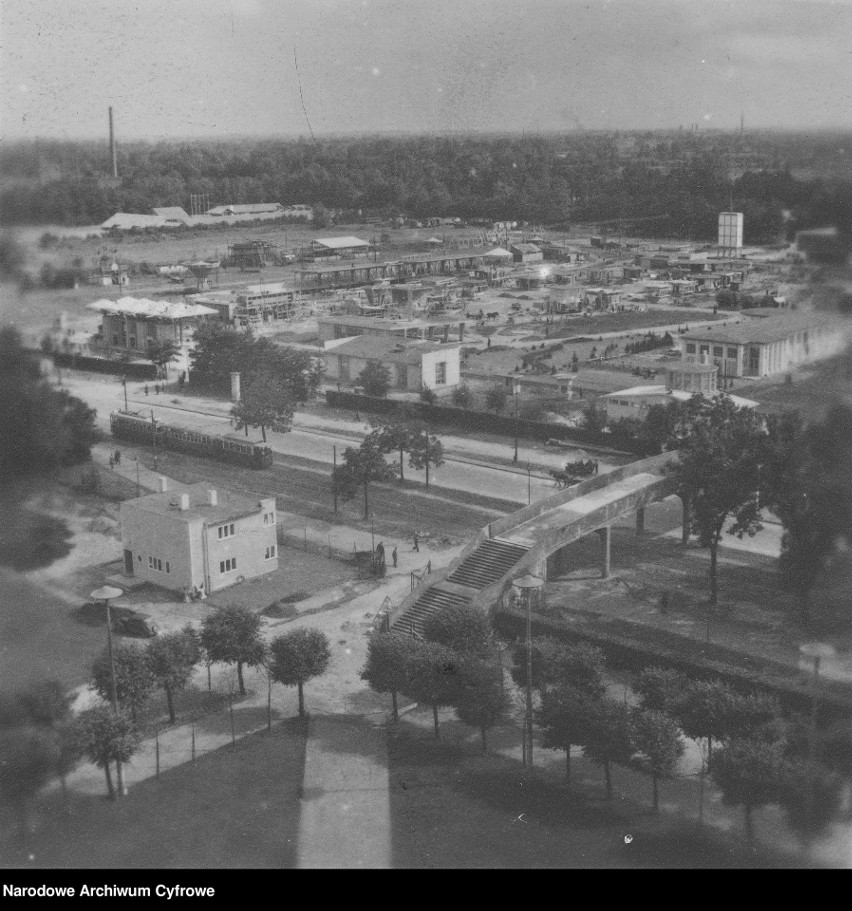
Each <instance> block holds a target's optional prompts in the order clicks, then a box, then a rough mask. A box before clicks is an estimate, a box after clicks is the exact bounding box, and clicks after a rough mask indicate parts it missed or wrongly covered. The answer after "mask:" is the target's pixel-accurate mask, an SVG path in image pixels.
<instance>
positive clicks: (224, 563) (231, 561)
mask: <svg viewBox="0 0 852 911" xmlns="http://www.w3.org/2000/svg"><path fill="white" fill-rule="evenodd" d="M236 568H237V558H236V557H229V558H228V559H227V560H220V561H219V572H220V573H232V572H234V571H235V570H236Z"/></svg>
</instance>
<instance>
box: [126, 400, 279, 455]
mask: <svg viewBox="0 0 852 911" xmlns="http://www.w3.org/2000/svg"><path fill="white" fill-rule="evenodd" d="M109 424H110V428H111V430H112V434H113V436H115V437H118V438H119V439H122V440H128V441H130V442H133V443H145V444H147V445H153V443H154V433H156V434H157V445H158V446H162V448H163V449H171V450H174V451H175V452H185V453H188V454H189V455H194V456H201V457H202V458H208V459H216V460H218V461H220V462H229V463H231V464H232V465H242V466H243V467H244V468H269V467H270V466H271V465H272V450H271V449H270V448H269V447H268V446H263V445H261V444H259V443H252V442H249V441H248V440H238V439H234V438H233V437H229V436H217V435H215V434H210V433H199V432H198V431H197V430H188V429H187V428H185V427H176V426H174V425H172V424H164V423H162V422H157V424H156V425H155V424H154V422H153V421H151V420H150V419H148V418H146V417H144V416H143V415H142V414H133V413H131V412H126V411H114V412H113V413H112V414H111V415H110V416H109Z"/></svg>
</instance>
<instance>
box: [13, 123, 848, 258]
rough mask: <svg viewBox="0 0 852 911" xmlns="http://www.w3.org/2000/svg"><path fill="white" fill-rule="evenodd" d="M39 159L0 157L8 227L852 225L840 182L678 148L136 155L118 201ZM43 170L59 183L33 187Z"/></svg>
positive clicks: (81, 167) (73, 161)
mask: <svg viewBox="0 0 852 911" xmlns="http://www.w3.org/2000/svg"><path fill="white" fill-rule="evenodd" d="M37 145H38V148H37V149H36V150H33V149H32V148H30V147H28V145H27V144H26V143H19V144H15V145H10V147H9V148H8V149H6V148H4V149H3V150H2V152H0V167H2V169H3V171H4V172H5V173H8V174H10V175H14V176H16V177H18V179H17V180H15V181H10V182H9V183H8V185H7V186H6V187H5V188H4V189H3V190H2V192H0V208H2V211H3V213H4V221H5V223H7V224H40V223H56V224H66V225H71V224H80V225H82V224H97V223H100V222H102V221H104V220H105V219H106V218H108V217H109V216H110V215H112V214H113V213H114V212H116V211H129V212H134V211H135V212H149V211H150V210H151V208H152V207H154V206H169V205H183V206H184V207H186V206H187V203H188V199H189V196H190V194H191V193H205V194H208V196H209V198H210V199H211V202H212V203H214V204H225V203H255V202H261V201H262V202H281V203H284V204H288V203H294V202H303V203H312V204H320V205H323V206H326V207H329V208H330V209H334V210H338V211H342V212H343V213H344V217H346V215H351V216H353V217H357V213H358V212H359V210H360V211H367V210H369V211H384V212H387V213H394V214H396V213H397V212H404V213H406V214H410V215H412V216H414V217H420V218H423V217H429V216H456V217H461V218H463V219H475V218H482V219H487V220H496V221H503V220H524V221H530V222H534V223H539V224H565V223H566V222H568V221H569V220H570V221H580V222H581V221H596V220H600V219H604V220H606V219H630V218H647V217H648V216H656V220H655V221H649V222H647V223H646V224H645V225H644V227H643V233H646V234H651V235H654V236H660V237H673V236H678V237H692V238H695V239H706V240H712V239H713V238H715V236H716V220H717V215H718V213H719V212H720V211H724V210H727V208H728V207H729V205H730V202H729V200H730V195H731V192H733V196H734V200H735V204H736V207H737V210H738V211H743V212H744V213H745V230H746V241H747V242H749V243H755V242H771V241H775V240H777V239H778V237H779V235H780V234H783V233H784V231H785V230H792V228H794V227H798V228H801V227H810V226H813V225H819V224H825V223H839V222H842V223H843V224H844V225H845V227H846V228H848V227H849V215H848V213H849V211H852V205H850V202H852V186H850V185H849V184H848V183H845V182H842V181H835V180H823V179H811V180H799V179H796V178H794V177H793V176H792V175H791V174H790V172H789V170H786V169H785V168H784V166H783V164H779V166H778V167H777V168H775V169H773V168H772V167H768V168H766V169H762V170H759V171H754V172H749V173H746V174H744V175H743V176H742V177H740V178H739V179H737V180H735V181H734V182H733V185H732V184H731V182H730V181H729V178H728V171H727V165H726V161H725V157H724V155H718V154H714V153H713V151H712V150H711V149H706V150H703V151H702V150H700V149H697V148H686V147H685V146H684V147H683V148H681V149H680V152H679V158H680V160H679V163H678V166H677V167H676V168H674V169H671V170H666V169H659V168H657V167H655V166H654V163H653V162H649V161H646V158H647V156H646V155H639V154H638V153H637V155H636V156H635V158H631V157H625V156H623V155H620V154H619V152H618V145H617V136H616V135H614V134H613V135H607V134H594V135H592V134H589V135H576V136H552V137H547V136H500V137H492V136H465V137H439V136H428V137H427V136H419V137H382V138H375V137H355V138H352V137H350V138H345V139H344V138H339V139H323V140H321V141H319V142H307V141H305V140H303V139H300V140H260V139H258V140H250V139H244V140H240V141H231V142H225V141H210V142H204V141H196V142H192V143H181V142H174V143H166V142H160V143H157V144H151V143H144V142H137V143H129V144H126V145H123V146H122V147H121V148H120V150H119V169H120V172H121V174H122V176H123V179H122V182H121V185H120V186H117V187H110V186H105V185H102V183H101V182H100V181H99V175H103V174H104V173H105V170H106V165H107V161H106V159H107V152H106V149H105V147H104V146H103V144H101V143H96V142H90V143H85V142H78V143H72V142H68V143H44V142H42V143H38V144H37ZM681 145H683V142H681ZM655 154H659V155H662V156H663V158H665V157H666V156H667V155H670V154H672V153H671V150H668V151H667V150H666V149H664V148H662V147H660V149H659V152H657V151H654V152H652V153H651V155H652V157H653V155H655ZM42 165H53V166H54V170H53V173H54V174H55V175H56V176H53V177H52V178H51V179H46V180H40V179H39V175H40V169H41V166H42Z"/></svg>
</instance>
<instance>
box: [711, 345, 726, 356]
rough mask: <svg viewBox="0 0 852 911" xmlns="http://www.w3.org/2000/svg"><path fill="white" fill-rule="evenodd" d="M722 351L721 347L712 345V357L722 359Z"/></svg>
mask: <svg viewBox="0 0 852 911" xmlns="http://www.w3.org/2000/svg"><path fill="white" fill-rule="evenodd" d="M723 350H724V349H723V348H722V346H721V345H714V346H713V357H722V356H723V355H722V351H723Z"/></svg>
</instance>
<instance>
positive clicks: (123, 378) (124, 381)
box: [121, 375, 129, 411]
mask: <svg viewBox="0 0 852 911" xmlns="http://www.w3.org/2000/svg"><path fill="white" fill-rule="evenodd" d="M121 384H122V386H124V410H125V411H128V410H129V409H128V407H127V376H126V375H125V376H123V377H122V378H121Z"/></svg>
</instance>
